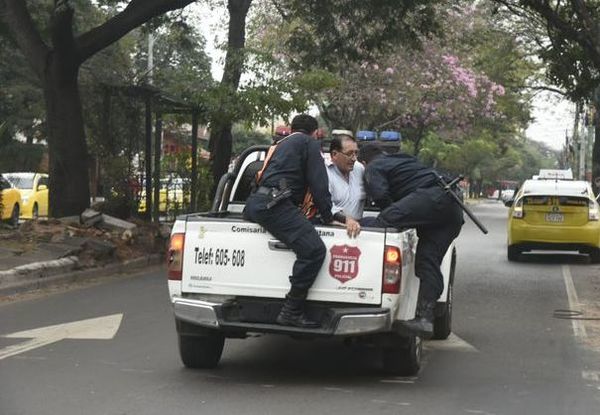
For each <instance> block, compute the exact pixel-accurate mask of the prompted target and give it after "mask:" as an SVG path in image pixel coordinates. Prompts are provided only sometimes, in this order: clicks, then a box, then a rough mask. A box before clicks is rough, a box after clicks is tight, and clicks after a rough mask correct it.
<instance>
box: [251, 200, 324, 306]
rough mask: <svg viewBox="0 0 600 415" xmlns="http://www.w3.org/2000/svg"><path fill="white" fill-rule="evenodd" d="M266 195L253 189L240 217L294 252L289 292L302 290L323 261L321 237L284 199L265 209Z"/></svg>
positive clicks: (304, 292) (297, 292) (309, 284)
mask: <svg viewBox="0 0 600 415" xmlns="http://www.w3.org/2000/svg"><path fill="white" fill-rule="evenodd" d="M270 200H271V199H270V196H268V195H263V194H259V193H253V194H251V195H250V196H249V197H248V200H246V208H245V210H244V217H245V218H246V219H247V220H250V221H252V222H256V223H258V224H260V225H261V226H262V227H264V228H265V229H266V230H267V231H268V232H269V233H270V234H271V235H273V236H274V237H275V238H277V239H279V240H280V241H281V242H283V243H284V244H286V245H287V246H288V248H290V249H291V250H292V251H294V253H295V254H296V262H294V266H293V268H292V275H291V276H290V282H291V283H292V288H291V290H290V294H291V295H293V296H295V297H297V296H300V295H302V294H306V292H307V291H308V289H309V288H310V287H311V286H312V284H313V282H314V281H315V278H317V274H318V273H319V270H320V269H321V265H323V261H324V260H325V255H326V254H327V250H326V248H325V244H324V243H323V241H322V240H321V237H320V236H319V234H318V233H317V231H316V229H315V227H314V225H313V224H311V223H310V222H309V221H308V220H307V219H306V218H305V217H304V215H303V214H302V212H301V211H300V209H299V208H298V207H296V206H294V204H293V203H292V201H291V199H285V200H282V201H281V202H279V203H278V204H277V205H275V206H273V207H271V208H270V209H267V203H268V202H269V201H270Z"/></svg>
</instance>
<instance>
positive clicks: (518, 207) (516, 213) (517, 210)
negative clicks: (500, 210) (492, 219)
mask: <svg viewBox="0 0 600 415" xmlns="http://www.w3.org/2000/svg"><path fill="white" fill-rule="evenodd" d="M512 216H513V218H516V219H523V198H520V199H517V200H516V201H515V205H514V207H513V213H512Z"/></svg>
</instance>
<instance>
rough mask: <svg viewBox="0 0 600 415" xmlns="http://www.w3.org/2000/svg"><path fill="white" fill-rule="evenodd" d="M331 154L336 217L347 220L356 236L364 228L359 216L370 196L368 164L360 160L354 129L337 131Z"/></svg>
mask: <svg viewBox="0 0 600 415" xmlns="http://www.w3.org/2000/svg"><path fill="white" fill-rule="evenodd" d="M336 133H337V134H336ZM329 155H330V157H331V161H329V162H327V176H328V177H329V193H331V201H332V203H333V207H332V212H331V213H333V218H334V219H335V220H336V221H338V222H341V223H345V224H346V229H347V230H348V234H349V235H350V236H351V237H352V236H356V235H358V234H359V232H360V224H359V223H358V220H359V219H361V218H362V215H363V208H364V204H365V198H366V194H365V188H364V184H363V175H364V172H365V168H364V166H363V165H362V164H361V163H359V162H357V161H356V158H357V156H358V144H357V143H356V140H355V139H354V137H353V136H352V132H351V131H348V130H341V131H340V130H334V131H333V138H332V140H331V145H330V148H329Z"/></svg>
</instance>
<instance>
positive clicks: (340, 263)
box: [329, 245, 360, 284]
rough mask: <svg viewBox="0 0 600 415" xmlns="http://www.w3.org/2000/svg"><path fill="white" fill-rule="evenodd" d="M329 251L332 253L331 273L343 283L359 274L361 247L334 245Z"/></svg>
mask: <svg viewBox="0 0 600 415" xmlns="http://www.w3.org/2000/svg"><path fill="white" fill-rule="evenodd" d="M329 252H330V253H331V261H330V262H329V275H331V276H332V277H333V278H335V279H336V280H338V281H340V282H341V283H342V284H343V283H345V282H347V281H350V280H351V279H353V278H356V276H357V275H358V258H360V249H358V248H357V247H355V246H348V245H334V246H332V247H331V249H330V250H329Z"/></svg>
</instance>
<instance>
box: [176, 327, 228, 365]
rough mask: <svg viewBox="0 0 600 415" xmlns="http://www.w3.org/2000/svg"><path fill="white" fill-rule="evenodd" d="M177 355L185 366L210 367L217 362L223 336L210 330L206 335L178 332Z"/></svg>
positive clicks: (223, 343)
mask: <svg viewBox="0 0 600 415" xmlns="http://www.w3.org/2000/svg"><path fill="white" fill-rule="evenodd" d="M178 336H179V355H180V356H181V361H182V362H183V364H184V365H185V367H189V368H190V369H212V368H214V367H216V366H217V365H218V364H219V360H221V354H222V353H223V346H224V345H225V337H223V335H222V334H221V333H219V332H217V331H214V330H211V331H210V332H208V333H207V334H206V335H202V336H192V335H184V334H179V335H178Z"/></svg>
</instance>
